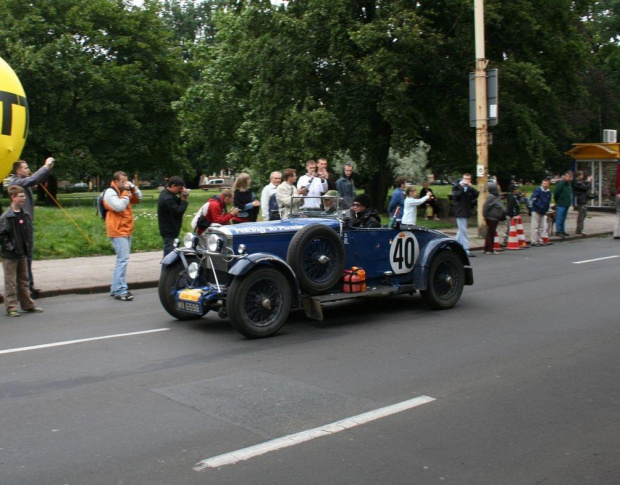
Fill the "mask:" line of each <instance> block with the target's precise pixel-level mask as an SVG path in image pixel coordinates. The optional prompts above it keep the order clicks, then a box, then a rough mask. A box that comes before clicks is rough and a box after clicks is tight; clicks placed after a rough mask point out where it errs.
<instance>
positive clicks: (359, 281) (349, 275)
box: [342, 266, 366, 293]
mask: <svg viewBox="0 0 620 485" xmlns="http://www.w3.org/2000/svg"><path fill="white" fill-rule="evenodd" d="M342 291H344V292H345V293H361V292H363V291H366V271H364V270H363V269H362V268H358V267H357V266H353V267H352V268H351V269H346V270H345V271H344V274H343V275H342Z"/></svg>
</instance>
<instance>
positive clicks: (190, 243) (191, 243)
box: [183, 232, 197, 249]
mask: <svg viewBox="0 0 620 485" xmlns="http://www.w3.org/2000/svg"><path fill="white" fill-rule="evenodd" d="M196 242H197V237H196V236H194V235H193V234H192V233H191V232H188V233H186V234H185V236H183V246H185V248H186V249H194V248H195V247H196Z"/></svg>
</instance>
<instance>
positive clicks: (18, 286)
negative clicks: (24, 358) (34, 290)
mask: <svg viewBox="0 0 620 485" xmlns="http://www.w3.org/2000/svg"><path fill="white" fill-rule="evenodd" d="M8 193H9V198H10V200H11V205H10V207H9V208H8V209H7V210H6V211H5V212H4V214H2V217H0V245H1V246H2V267H3V269H4V288H5V295H4V305H5V306H6V313H7V315H8V316H10V317H19V316H20V313H19V312H18V311H17V302H18V300H19V304H20V305H21V307H22V310H23V311H24V312H26V313H41V312H42V311H43V310H42V309H41V308H38V307H37V306H36V304H35V302H34V300H33V299H32V298H31V297H30V288H29V287H28V282H29V279H28V262H27V258H28V257H32V245H31V243H30V242H31V241H32V218H31V217H30V213H28V212H27V211H26V210H25V209H23V208H22V206H23V205H24V204H25V203H26V200H27V196H26V192H25V190H24V189H23V187H20V186H19V185H12V186H10V187H9V189H8Z"/></svg>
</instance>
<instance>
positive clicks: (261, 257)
mask: <svg viewBox="0 0 620 485" xmlns="http://www.w3.org/2000/svg"><path fill="white" fill-rule="evenodd" d="M259 265H265V266H273V267H275V268H277V269H279V270H280V271H281V272H282V274H283V275H284V276H285V277H286V279H287V280H288V282H289V284H290V285H291V290H292V291H291V293H292V298H293V301H292V304H293V307H295V308H296V307H299V306H301V291H300V289H299V283H298V282H297V276H296V275H295V272H294V271H293V269H292V268H291V267H290V266H289V265H288V263H287V262H286V261H284V260H283V259H282V258H279V257H277V256H274V255H273V254H268V253H253V254H248V255H247V256H245V257H243V258H242V259H240V260H239V261H237V262H236V263H235V264H234V265H233V266H232V267H231V268H230V270H229V271H228V273H229V274H230V275H231V276H233V277H234V276H243V275H244V274H246V273H248V272H249V271H250V270H252V269H253V268H255V267H256V266H259Z"/></svg>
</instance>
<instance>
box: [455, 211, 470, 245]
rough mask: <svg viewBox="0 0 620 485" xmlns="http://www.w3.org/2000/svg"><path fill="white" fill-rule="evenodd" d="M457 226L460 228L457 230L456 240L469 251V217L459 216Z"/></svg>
mask: <svg viewBox="0 0 620 485" xmlns="http://www.w3.org/2000/svg"><path fill="white" fill-rule="evenodd" d="M456 227H457V228H458V230H457V232H456V240H457V241H458V242H459V243H460V244H461V246H463V249H465V251H467V252H469V239H467V218H466V217H457V218H456Z"/></svg>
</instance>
